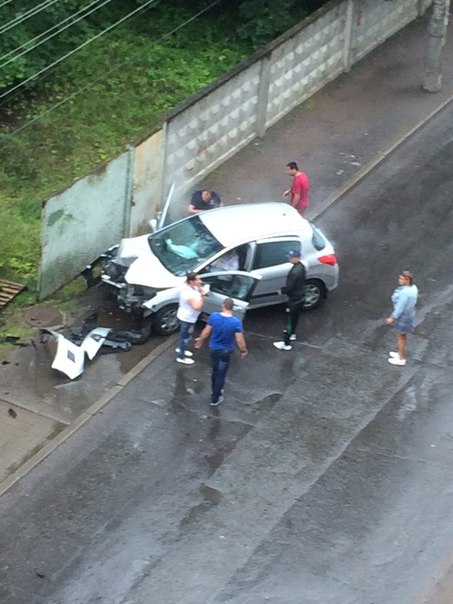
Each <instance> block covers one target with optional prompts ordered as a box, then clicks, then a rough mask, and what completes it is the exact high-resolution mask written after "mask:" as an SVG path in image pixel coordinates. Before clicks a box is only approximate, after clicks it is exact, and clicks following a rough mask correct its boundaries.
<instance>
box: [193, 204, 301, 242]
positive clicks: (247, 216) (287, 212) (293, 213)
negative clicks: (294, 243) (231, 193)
mask: <svg viewBox="0 0 453 604" xmlns="http://www.w3.org/2000/svg"><path fill="white" fill-rule="evenodd" d="M198 216H199V217H200V219H201V220H202V222H203V223H204V224H205V225H206V227H207V228H208V229H209V230H210V231H211V233H212V234H213V235H214V236H215V237H216V239H218V241H220V243H221V244H222V245H223V246H224V247H233V246H235V245H240V244H241V243H244V242H246V241H252V240H253V239H257V238H260V239H262V238H263V237H278V236H284V235H297V236H304V235H311V232H312V229H311V226H310V223H309V222H308V221H307V220H305V218H302V216H301V215H300V214H299V212H298V211H297V210H296V209H294V208H293V207H291V206H290V205H288V204H287V203H281V202H273V201H269V202H267V203H247V204H239V205H233V206H227V207H223V208H217V209H215V210H207V211H206V212H202V213H200V214H198Z"/></svg>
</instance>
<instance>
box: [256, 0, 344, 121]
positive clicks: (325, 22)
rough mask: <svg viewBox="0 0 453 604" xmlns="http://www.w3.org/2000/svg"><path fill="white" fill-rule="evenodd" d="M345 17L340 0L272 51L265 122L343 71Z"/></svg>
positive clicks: (280, 115) (278, 115) (300, 101)
mask: <svg viewBox="0 0 453 604" xmlns="http://www.w3.org/2000/svg"><path fill="white" fill-rule="evenodd" d="M345 19H346V2H343V3H341V4H337V5H336V6H334V7H333V8H332V9H331V10H329V11H327V12H325V13H324V14H322V15H321V16H320V17H319V18H318V19H316V20H315V21H313V22H311V23H310V24H309V25H308V26H307V27H304V28H303V29H302V30H300V31H299V32H298V33H297V34H296V35H295V36H294V37H292V38H290V39H289V40H286V41H285V42H283V43H282V44H281V45H280V46H278V47H277V48H276V49H275V50H274V51H273V53H272V58H271V77H270V88H269V100H268V107H267V126H271V125H272V124H274V123H275V122H277V121H278V120H279V119H280V118H281V117H283V116H284V115H285V114H286V113H288V112H289V111H291V110H292V109H293V108H294V107H296V106H297V105H299V104H300V103H302V102H303V101H304V100H305V99H307V98H309V97H310V96H312V95H313V94H314V93H315V92H316V91H317V90H319V89H320V88H322V87H323V86H324V85H325V84H326V83H327V82H328V81H330V80H332V79H333V78H335V77H336V76H337V75H339V74H340V73H341V72H342V71H343V52H344V31H345Z"/></svg>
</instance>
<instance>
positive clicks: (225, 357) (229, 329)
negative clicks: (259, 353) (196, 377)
mask: <svg viewBox="0 0 453 604" xmlns="http://www.w3.org/2000/svg"><path fill="white" fill-rule="evenodd" d="M209 337H210V338H211V339H210V342H209V348H210V349H211V366H212V376H211V387H212V393H211V403H210V404H211V407H217V406H218V405H220V403H221V402H222V401H223V389H224V386H225V378H226V374H227V371H228V367H229V365H230V358H231V353H232V352H233V350H234V345H235V344H237V347H238V348H239V350H240V351H241V356H242V357H245V356H246V355H247V352H248V351H247V344H246V342H245V338H244V333H243V328H242V323H241V322H240V321H239V319H238V318H236V317H234V316H233V300H232V299H231V298H226V299H225V301H224V302H223V304H222V310H221V312H213V313H212V315H211V316H210V317H209V320H208V324H207V325H206V327H205V328H204V329H203V331H202V332H201V334H200V337H199V338H197V339H196V340H195V348H201V347H202V345H203V342H204V341H205V340H207V339H208V338H209Z"/></svg>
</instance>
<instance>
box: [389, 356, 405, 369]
mask: <svg viewBox="0 0 453 604" xmlns="http://www.w3.org/2000/svg"><path fill="white" fill-rule="evenodd" d="M387 360H388V362H389V363H390V364H391V365H398V366H399V367H404V365H405V364H406V359H400V357H399V355H398V356H397V357H389V358H388V359H387Z"/></svg>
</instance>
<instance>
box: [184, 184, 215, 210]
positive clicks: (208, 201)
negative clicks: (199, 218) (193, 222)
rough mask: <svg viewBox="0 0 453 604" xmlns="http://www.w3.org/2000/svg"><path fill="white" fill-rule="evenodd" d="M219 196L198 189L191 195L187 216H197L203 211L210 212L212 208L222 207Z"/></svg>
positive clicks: (207, 190) (206, 190) (209, 190)
mask: <svg viewBox="0 0 453 604" xmlns="http://www.w3.org/2000/svg"><path fill="white" fill-rule="evenodd" d="M222 205H223V204H222V200H221V199H220V195H219V194H218V193H216V192H215V191H211V189H198V190H197V191H195V193H194V194H193V195H192V199H191V200H190V204H189V208H188V209H189V214H198V212H203V211H204V210H212V209H213V208H220V207H222Z"/></svg>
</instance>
